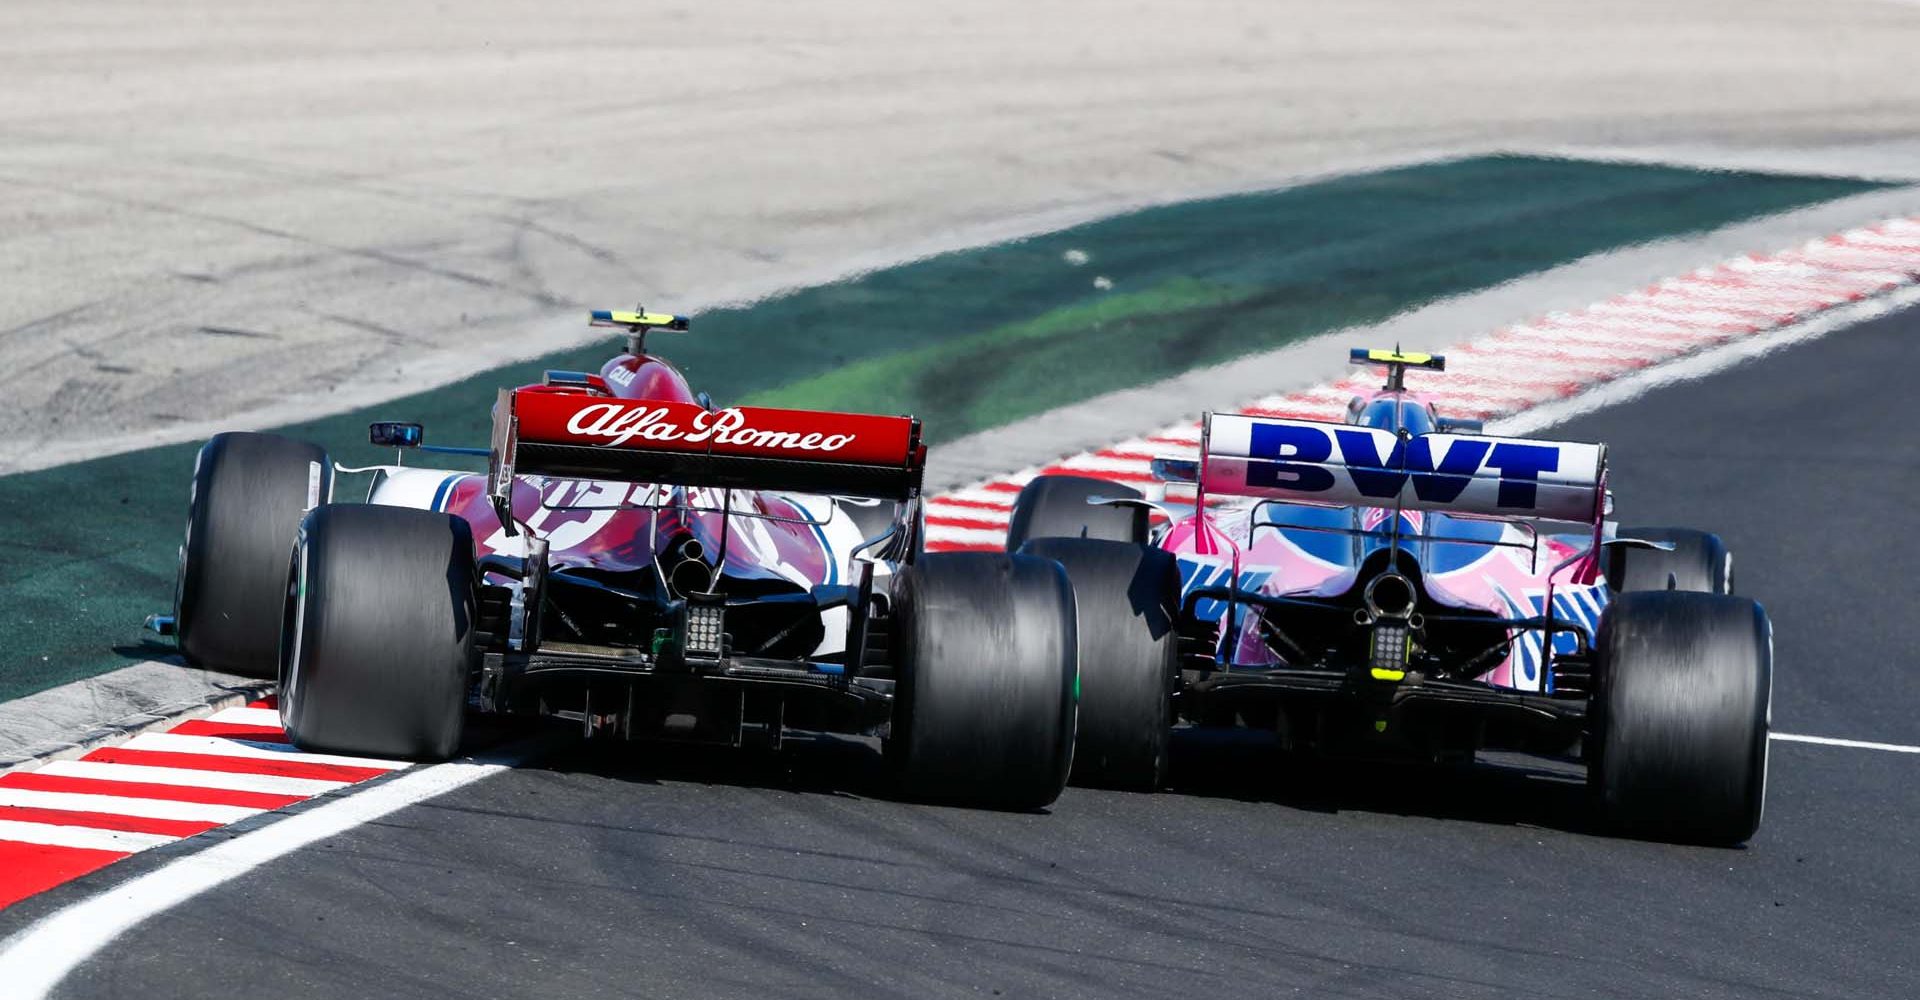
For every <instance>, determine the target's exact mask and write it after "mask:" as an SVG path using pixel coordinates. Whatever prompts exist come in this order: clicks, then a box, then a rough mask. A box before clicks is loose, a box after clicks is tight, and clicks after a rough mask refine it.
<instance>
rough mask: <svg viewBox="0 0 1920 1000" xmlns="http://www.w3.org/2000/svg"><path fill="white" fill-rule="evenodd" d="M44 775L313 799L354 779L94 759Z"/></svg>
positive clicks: (59, 763) (65, 763)
mask: <svg viewBox="0 0 1920 1000" xmlns="http://www.w3.org/2000/svg"><path fill="white" fill-rule="evenodd" d="M40 773H42V774H53V775H59V776H61V777H64V778H98V779H100V780H103V781H140V782H145V783H147V784H150V785H184V786H186V787H188V788H220V789H225V790H226V791H229V792H265V793H267V794H269V795H298V796H300V797H301V798H309V797H312V796H315V795H319V794H320V793H322V792H331V791H333V790H334V789H336V788H345V787H347V786H348V785H351V784H353V782H351V781H321V780H319V779H317V778H282V777H280V776H279V775H277V774H235V773H232V772H228V771H196V770H193V769H191V768H184V767H148V766H147V765H145V764H103V763H101V762H99V761H93V760H56V761H54V762H53V763H51V764H48V765H47V766H46V767H43V768H41V769H40Z"/></svg>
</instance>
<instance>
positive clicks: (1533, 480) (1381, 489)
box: [1199, 413, 1606, 524]
mask: <svg viewBox="0 0 1920 1000" xmlns="http://www.w3.org/2000/svg"><path fill="white" fill-rule="evenodd" d="M1202 441H1203V444H1202V451H1201V468H1200V470H1199V478H1200V486H1201V488H1202V489H1203V490H1205V491H1206V492H1208V493H1214V494H1227V495H1232V496H1245V497H1261V498H1265V499H1270V500H1279V501H1284V502H1292V503H1306V504H1316V505H1324V506H1349V505H1352V506H1364V507H1392V508H1397V509H1402V510H1429V511H1440V512H1442V513H1447V514H1465V515H1469V516H1479V517H1493V518H1503V519H1505V518H1513V519H1525V520H1540V521H1572V522H1580V523H1583V524H1598V523H1599V522H1600V520H1601V518H1602V517H1603V515H1604V506H1605V497H1606V449H1605V448H1604V447H1603V446H1601V445H1597V444H1581V443H1576V442H1568V441H1535V440H1530V439H1524V438H1504V437H1488V436H1483V435H1472V434H1439V433H1434V434H1420V435H1412V436H1406V437H1402V436H1400V435H1396V434H1394V433H1392V432H1390V431H1386V430H1381V429H1378V428H1373V427H1360V426H1355V425H1351V424H1335V423H1323V422H1320V421H1315V420H1287V419H1273V418H1263V417H1249V416H1243V415H1240V414H1230V413H1213V414H1209V415H1208V416H1207V420H1206V424H1205V427H1204V430H1203V437H1202Z"/></svg>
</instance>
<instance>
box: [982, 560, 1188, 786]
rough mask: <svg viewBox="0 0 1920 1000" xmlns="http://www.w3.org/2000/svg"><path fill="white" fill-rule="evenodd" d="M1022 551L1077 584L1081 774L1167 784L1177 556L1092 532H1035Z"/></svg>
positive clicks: (1112, 781) (1089, 778) (1095, 781)
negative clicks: (1087, 534)
mask: <svg viewBox="0 0 1920 1000" xmlns="http://www.w3.org/2000/svg"><path fill="white" fill-rule="evenodd" d="M1020 552H1021V554H1022V555H1031V556H1038V557H1040V558H1042V559H1051V560H1053V561H1055V562H1057V563H1059V564H1060V565H1061V566H1062V567H1064V568H1065V569H1066V571H1067V579H1068V580H1070V581H1071V582H1072V583H1073V603H1074V607H1075V609H1076V614H1077V616H1078V625H1079V629H1078V631H1079V638H1078V642H1079V646H1080V731H1079V735H1078V736H1076V737H1075V738H1074V746H1073V779H1072V780H1073V783H1074V784H1076V785H1094V786H1099V787H1105V788H1120V789H1126V790H1128V791H1140V792H1150V791H1153V790H1154V789H1156V788H1159V787H1160V786H1161V785H1162V784H1163V783H1165V781H1166V778H1167V741H1168V736H1169V734H1170V733H1171V731H1172V729H1173V685H1174V679H1175V678H1176V677H1178V676H1179V668H1180V660H1179V656H1180V638H1179V634H1178V632H1177V630H1176V628H1175V625H1176V622H1177V619H1178V616H1179V613H1180V568H1179V563H1178V561H1177V560H1175V559H1174V557H1173V555H1172V554H1171V553H1168V552H1164V551H1162V550H1160V549H1156V548H1153V547H1151V546H1146V545H1135V544H1133V543H1131V542H1111V541H1105V540H1101V539H1092V538H1041V539H1035V540H1034V541H1031V542H1028V543H1027V545H1026V547H1025V548H1023V549H1021V550H1020Z"/></svg>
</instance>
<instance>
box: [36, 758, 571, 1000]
mask: <svg viewBox="0 0 1920 1000" xmlns="http://www.w3.org/2000/svg"><path fill="white" fill-rule="evenodd" d="M538 749H539V745H537V744H527V745H523V746H521V747H517V748H514V749H511V750H508V751H503V752H501V753H499V754H492V755H488V756H487V757H484V758H480V759H478V760H475V761H473V762H472V763H458V764H440V765H437V766H434V767H429V768H424V769H422V770H419V771H413V772H410V773H408V774H404V775H401V776H399V777H396V778H393V779H391V780H386V781H383V782H382V783H380V784H376V785H373V786H371V787H368V788H365V789H361V790H359V791H356V792H355V793H354V794H352V795H348V796H343V797H341V798H338V799H334V800H332V801H330V802H327V803H325V804H324V805H320V806H317V807H315V808H311V809H308V810H306V811H305V812H301V813H297V814H295V815H291V816H288V817H286V818H284V819H281V820H279V821H278V822H274V823H271V824H269V825H267V826H263V827H261V828H260V829H258V830H253V831H251V832H248V833H243V834H241V835H239V836H237V837H235V838H233V839H232V840H228V841H225V842H223V843H217V844H215V845H214V846H212V847H209V848H206V849H205V850H202V851H198V852H196V853H193V854H189V855H187V856H186V857H183V858H180V859H179V860H177V861H172V862H169V863H168V864H166V865H165V866H164V867H161V868H157V869H155V870H153V871H151V872H148V873H147V874H145V875H141V876H139V877H138V878H135V879H132V880H131V881H128V882H126V883H124V884H122V885H119V886H116V887H114V888H113V889H111V890H108V891H106V892H103V893H100V894H98V895H95V896H91V897H88V898H87V899H84V900H81V901H80V902H77V903H74V904H73V905H71V906H68V907H66V908H65V909H62V910H58V911H55V912H54V913H52V914H49V915H48V916H45V917H42V918H41V919H39V920H38V921H35V922H34V923H33V924H31V925H29V926H27V927H26V928H25V929H24V930H22V931H20V932H19V933H17V934H15V935H13V936H12V937H10V938H8V939H7V940H6V941H4V942H0V983H5V984H7V996H8V997H11V998H16V1000H40V998H42V997H45V996H46V995H47V994H48V993H49V992H51V991H52V990H53V988H54V987H55V986H57V985H59V983H60V981H61V980H62V979H64V978H66V976H67V974H68V973H69V972H71V971H73V970H74V969H75V968H76V967H78V966H79V965H80V963H82V962H85V961H86V960H87V959H89V958H91V957H93V956H94V955H95V954H97V953H99V951H100V950H101V949H102V948H105V947H106V946H107V945H108V944H110V943H111V942H112V941H113V940H114V939H115V938H117V937H119V936H120V935H121V934H124V933H126V932H127V931H128V930H130V929H132V928H133V927H135V926H138V925H139V924H140V923H141V922H142V921H145V920H146V919H147V918H149V917H152V916H155V915H157V914H160V913H163V912H165V911H166V910H168V909H170V908H172V907H174V906H177V905H179V904H181V903H183V902H186V901H187V900H189V899H192V898H193V897H194V896H197V895H199V894H200V893H203V892H206V891H207V890H208V889H212V888H213V887H215V886H217V885H220V884H222V883H224V882H229V881H232V880H233V879H235V878H238V877H239V876H241V875H244V874H246V873H247V872H250V871H252V870H253V869H255V868H258V867H259V866H261V865H263V864H265V863H267V862H269V861H272V860H274V859H275V858H279V857H282V856H284V855H286V854H288V853H290V852H292V851H296V850H298V849H300V848H302V847H305V846H307V845H308V844H312V843H314V842H316V841H320V840H325V839H326V838H328V837H332V836H335V835H336V834H340V833H344V832H345V831H347V830H350V829H352V828H354V827H356V826H359V825H361V824H363V823H370V822H372V821H374V820H377V819H380V818H381V817H383V816H386V815H388V814H390V813H393V812H395V811H397V810H400V809H404V808H406V807H407V806H410V805H414V804H415V803H419V802H424V801H426V800H427V799H431V798H433V797H435V796H438V795H444V794H446V793H447V792H451V791H453V790H454V789H456V788H460V787H462V786H465V785H470V784H472V783H474V782H476V781H479V780H480V779H482V778H486V777H489V776H491V775H494V774H498V773H500V772H501V771H504V770H507V769H508V768H510V767H513V766H515V765H517V764H519V763H521V762H522V761H524V760H527V759H528V758H530V757H532V756H533V755H534V754H535V753H536V752H537V751H538Z"/></svg>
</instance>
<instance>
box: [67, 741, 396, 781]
mask: <svg viewBox="0 0 1920 1000" xmlns="http://www.w3.org/2000/svg"><path fill="white" fill-rule="evenodd" d="M80 759H81V760H91V761H98V762H99V763H102V764H138V765H140V766H142V767H181V768H187V769H189V770H194V771H222V772H225V773H228V774H265V775H272V776H274V777H277V778H311V779H314V780H318V781H365V780H367V779H368V778H377V777H379V776H381V775H383V774H386V773H387V769H386V768H379V767H351V766H348V765H346V764H311V763H308V762H306V761H303V760H301V759H300V758H299V757H298V756H295V755H293V754H288V755H287V759H286V760H274V759H271V758H260V757H221V756H219V755H217V754H210V753H174V752H172V751H170V750H128V749H126V748H125V747H107V748H105V749H101V750H95V751H94V752H92V753H90V754H88V755H86V756H85V757H82V758H80Z"/></svg>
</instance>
